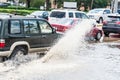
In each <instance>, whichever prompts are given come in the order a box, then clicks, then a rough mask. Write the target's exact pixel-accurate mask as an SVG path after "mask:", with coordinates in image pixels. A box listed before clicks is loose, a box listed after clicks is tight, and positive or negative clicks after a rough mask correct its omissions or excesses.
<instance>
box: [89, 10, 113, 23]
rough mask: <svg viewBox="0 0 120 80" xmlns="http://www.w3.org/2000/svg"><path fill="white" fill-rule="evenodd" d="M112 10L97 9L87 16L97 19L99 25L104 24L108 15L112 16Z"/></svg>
mask: <svg viewBox="0 0 120 80" xmlns="http://www.w3.org/2000/svg"><path fill="white" fill-rule="evenodd" d="M111 13H112V12H111V10H110V9H107V8H96V9H92V10H90V11H89V12H88V13H87V15H88V16H89V17H90V18H92V19H95V20H96V21H97V22H98V23H102V22H103V21H104V20H105V19H106V18H107V15H108V14H111Z"/></svg>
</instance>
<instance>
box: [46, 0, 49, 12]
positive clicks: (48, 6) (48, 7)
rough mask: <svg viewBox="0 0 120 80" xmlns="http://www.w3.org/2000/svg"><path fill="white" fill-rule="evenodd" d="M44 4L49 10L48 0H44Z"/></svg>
mask: <svg viewBox="0 0 120 80" xmlns="http://www.w3.org/2000/svg"><path fill="white" fill-rule="evenodd" d="M45 5H46V6H45V7H46V10H49V0H46V1H45Z"/></svg>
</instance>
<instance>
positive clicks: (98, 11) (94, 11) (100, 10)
mask: <svg viewBox="0 0 120 80" xmlns="http://www.w3.org/2000/svg"><path fill="white" fill-rule="evenodd" d="M101 12H103V9H94V10H91V11H90V12H89V13H101Z"/></svg>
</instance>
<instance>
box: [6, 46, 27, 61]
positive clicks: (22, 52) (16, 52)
mask: <svg viewBox="0 0 120 80" xmlns="http://www.w3.org/2000/svg"><path fill="white" fill-rule="evenodd" d="M26 54H27V50H25V49H24V48H23V47H20V46H18V47H16V48H15V49H14V50H13V52H12V54H11V55H10V56H9V58H8V59H15V58H16V57H19V55H26Z"/></svg>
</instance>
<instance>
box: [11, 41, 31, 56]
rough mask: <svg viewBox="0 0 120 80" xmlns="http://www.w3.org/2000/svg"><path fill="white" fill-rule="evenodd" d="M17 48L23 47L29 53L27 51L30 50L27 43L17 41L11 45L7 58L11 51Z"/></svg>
mask: <svg viewBox="0 0 120 80" xmlns="http://www.w3.org/2000/svg"><path fill="white" fill-rule="evenodd" d="M18 46H22V47H24V48H25V49H27V52H29V49H30V45H29V43H28V42H26V41H17V42H15V43H13V44H12V46H11V47H10V51H11V53H10V54H9V56H10V55H11V54H12V52H13V50H14V49H15V48H16V47H18Z"/></svg>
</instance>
